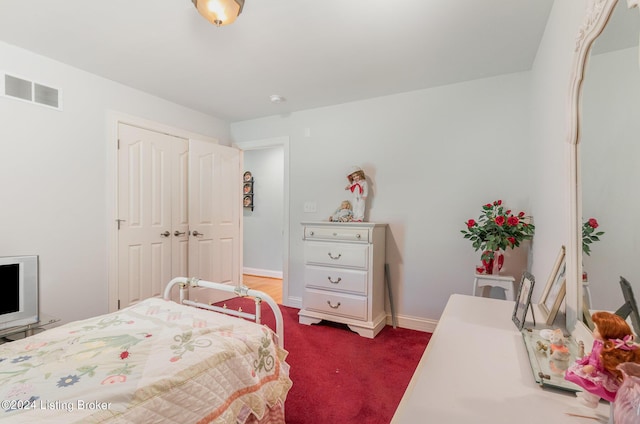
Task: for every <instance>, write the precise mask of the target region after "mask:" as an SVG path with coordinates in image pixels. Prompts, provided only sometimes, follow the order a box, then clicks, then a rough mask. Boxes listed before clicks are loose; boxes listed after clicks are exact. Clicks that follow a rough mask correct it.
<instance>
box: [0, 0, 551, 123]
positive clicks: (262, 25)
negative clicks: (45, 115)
mask: <svg viewBox="0 0 640 424" xmlns="http://www.w3.org/2000/svg"><path fill="white" fill-rule="evenodd" d="M552 4H553V0H350V1H345V0H246V3H245V6H244V11H243V13H242V14H241V15H240V17H239V18H238V19H237V20H236V22H235V23H234V24H232V25H230V26H225V27H221V28H216V27H215V26H213V25H211V24H210V23H208V22H207V21H206V20H205V19H204V18H202V17H201V16H200V15H199V14H198V13H197V11H196V9H195V8H194V6H193V4H192V3H191V0H0V40H2V41H5V42H7V43H9V44H13V45H16V46H18V47H22V48H25V49H27V50H31V51H33V52H36V53H39V54H41V55H44V56H47V57H50V58H52V59H55V60H58V61H60V62H64V63H67V64H69V65H72V66H75V67H77V68H80V69H84V70H86V71H88V72H91V73H94V74H97V75H101V76H103V77H105V78H108V79H111V80H114V81H118V82H120V83H123V84H126V85H128V86H131V87H135V88H138V89H140V90H143V91H146V92H149V93H152V94H154V95H157V96H159V97H162V98H164V99H167V100H170V101H172V102H175V103H179V104H182V105H185V106H187V107H189V108H192V109H195V110H199V111H202V112H205V113H207V114H210V115H214V116H217V117H219V118H222V119H226V120H229V121H230V122H235V121H241V120H246V119H252V118H256V117H262V116H269V115H277V114H286V113H290V112H293V111H297V110H303V109H310V108H316V107H322V106H327V105H333V104H339V103H345V102H350V101H354V100H361V99H365V98H372V97H378V96H384V95H389V94H393V93H400V92H406V91H412V90H418V89H424V88H429V87H434V86H439V85H445V84H451V83H456V82H460V81H467V80H473V79H477V78H485V77H490V76H494V75H499V74H504V73H511V72H520V71H526V70H529V69H530V68H531V66H532V63H533V60H534V58H535V55H536V52H537V49H538V44H539V42H540V39H541V37H542V34H543V32H544V28H545V25H546V21H547V17H548V15H549V12H550V10H551V6H552ZM6 71H11V69H6ZM272 94H279V95H281V96H284V97H285V98H286V99H287V101H286V102H284V103H281V104H272V103H270V101H269V96H270V95H272Z"/></svg>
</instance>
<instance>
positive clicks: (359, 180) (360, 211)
mask: <svg viewBox="0 0 640 424" xmlns="http://www.w3.org/2000/svg"><path fill="white" fill-rule="evenodd" d="M347 179H348V180H349V184H347V186H346V187H345V188H344V189H345V190H350V191H351V193H352V195H353V202H352V207H353V218H352V221H357V222H362V221H364V210H365V202H366V200H367V196H368V194H369V188H368V187H367V178H366V176H365V175H364V171H363V170H362V169H361V168H359V167H357V166H354V167H352V168H351V169H350V170H349V174H347Z"/></svg>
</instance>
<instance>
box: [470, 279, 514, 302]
mask: <svg viewBox="0 0 640 424" xmlns="http://www.w3.org/2000/svg"><path fill="white" fill-rule="evenodd" d="M478 287H482V288H483V289H482V296H483V297H488V296H484V294H485V291H487V290H491V287H502V288H503V289H504V293H505V296H506V298H507V300H516V291H517V290H516V279H515V278H513V277H512V276H510V275H495V274H475V278H474V279H473V295H474V296H475V295H476V292H477V291H478Z"/></svg>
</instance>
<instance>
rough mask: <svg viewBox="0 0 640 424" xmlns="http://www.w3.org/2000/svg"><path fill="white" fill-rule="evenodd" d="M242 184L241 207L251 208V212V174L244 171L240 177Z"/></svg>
mask: <svg viewBox="0 0 640 424" xmlns="http://www.w3.org/2000/svg"><path fill="white" fill-rule="evenodd" d="M242 180H243V182H244V183H243V184H242V195H243V196H244V197H243V199H242V205H243V206H244V207H245V208H251V210H252V211H253V175H252V174H251V172H249V171H246V172H245V173H244V175H243V176H242Z"/></svg>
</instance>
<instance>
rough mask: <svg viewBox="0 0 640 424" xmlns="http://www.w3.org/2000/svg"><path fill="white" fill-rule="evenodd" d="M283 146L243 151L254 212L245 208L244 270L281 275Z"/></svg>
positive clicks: (267, 275)
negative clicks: (251, 190)
mask: <svg viewBox="0 0 640 424" xmlns="http://www.w3.org/2000/svg"><path fill="white" fill-rule="evenodd" d="M283 167H284V149H283V147H282V146H277V147H270V148H266V149H256V150H246V151H245V152H244V171H250V172H251V173H252V175H253V178H254V204H255V207H254V209H253V211H252V210H251V209H248V208H244V230H243V231H244V236H243V242H244V244H243V265H244V270H245V272H246V273H250V274H254V275H263V276H266V277H276V278H282V264H283V257H282V255H283V246H282V238H283V237H282V231H283V225H284V222H283V213H284V212H283V187H284V182H283V179H284V168H283Z"/></svg>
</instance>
